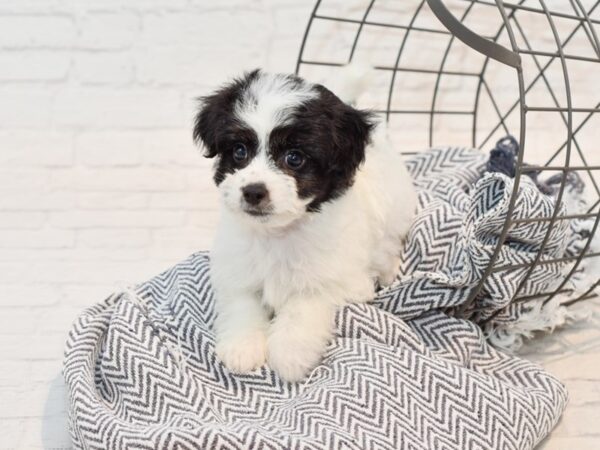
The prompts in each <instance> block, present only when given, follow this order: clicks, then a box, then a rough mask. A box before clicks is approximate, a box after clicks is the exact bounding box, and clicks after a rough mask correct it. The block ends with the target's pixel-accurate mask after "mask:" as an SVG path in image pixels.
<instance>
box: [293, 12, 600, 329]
mask: <svg viewBox="0 0 600 450" xmlns="http://www.w3.org/2000/svg"><path fill="white" fill-rule="evenodd" d="M462 1H464V2H466V3H468V5H467V7H466V9H465V10H464V14H463V16H462V17H460V18H457V17H455V16H454V15H453V13H452V12H451V11H450V10H449V9H448V8H447V7H446V5H445V4H444V1H443V0H418V2H417V3H416V8H415V10H414V14H413V15H412V17H411V18H410V21H409V23H408V25H399V24H390V23H380V22H376V21H372V20H369V13H370V12H371V10H372V8H373V6H374V4H375V3H376V0H370V1H369V2H368V4H367V5H366V8H365V10H364V14H363V15H362V18H361V19H360V20H358V19H355V18H345V17H333V16H328V15H324V14H321V13H320V6H321V3H322V0H318V1H317V2H316V4H315V6H314V9H313V11H312V14H311V16H310V20H309V22H308V25H307V27H306V30H305V33H304V37H303V40H302V44H301V46H300V51H299V54H298V58H297V63H296V73H297V74H302V69H303V67H304V66H307V65H321V66H341V65H343V64H342V63H339V62H329V61H314V60H310V59H307V58H305V56H304V53H305V48H306V44H307V40H308V39H309V36H310V31H311V27H312V26H313V23H314V22H315V21H334V22H344V23H349V24H355V25H356V34H355V37H354V41H353V43H352V47H351V49H350V55H349V58H348V61H347V63H350V62H351V61H352V59H353V57H354V55H355V51H356V49H357V46H358V44H359V40H360V37H361V34H362V32H363V29H364V26H365V25H369V26H374V27H387V28H397V29H401V30H404V33H405V34H404V37H403V39H402V40H401V41H400V43H399V46H398V52H397V56H396V60H395V64H394V65H393V66H376V67H375V69H376V70H384V71H392V75H391V83H390V86H389V91H388V96H387V107H386V108H385V109H384V110H379V111H375V112H379V113H382V114H384V115H385V118H386V120H390V117H391V116H392V115H394V114H423V115H425V116H428V118H429V144H430V146H431V145H432V143H433V136H434V132H435V126H434V122H435V118H436V116H438V115H443V114H464V115H469V116H471V118H472V121H473V127H472V139H471V140H472V145H473V146H474V147H479V148H482V147H484V146H485V145H487V144H489V143H490V139H491V138H492V137H493V135H494V133H496V132H497V131H498V130H499V129H502V130H504V131H505V132H506V134H511V133H510V130H509V129H508V127H507V124H506V123H505V121H506V119H507V117H508V116H509V115H510V114H512V113H513V112H514V110H515V109H516V108H519V116H520V130H519V132H518V133H514V134H515V135H516V136H519V143H520V146H521V149H522V150H521V151H520V153H519V155H518V161H517V165H516V174H515V178H514V187H513V191H512V195H511V199H510V202H509V205H508V217H509V219H508V220H506V221H505V223H504V226H503V228H502V230H501V232H500V236H499V239H498V245H497V246H496V248H495V250H494V252H493V255H492V258H491V261H490V263H489V265H488V267H487V269H486V271H485V273H484V274H483V277H482V279H481V280H480V282H479V284H478V285H477V287H476V288H475V289H474V290H473V291H472V294H471V297H470V300H469V301H468V302H467V304H466V305H465V308H467V307H468V306H469V305H470V304H471V303H472V302H473V301H474V300H475V299H476V298H477V296H478V295H479V294H480V292H481V290H482V288H483V285H484V282H485V279H486V278H487V277H488V276H489V275H490V274H491V273H492V272H499V271H504V270H509V269H518V268H527V267H528V269H527V272H526V274H525V276H524V278H523V280H522V281H521V283H520V285H519V286H518V288H517V291H516V293H515V296H514V297H513V301H529V300H533V299H541V301H542V302H543V303H544V304H546V303H547V302H549V301H550V300H552V299H553V298H555V296H556V295H557V294H562V293H566V292H568V289H566V285H567V282H568V280H569V279H570V278H571V276H572V275H573V274H574V273H575V272H576V271H577V269H578V268H579V266H580V264H581V262H582V261H583V260H584V259H585V258H591V257H598V256H600V253H592V252H590V251H589V250H590V244H591V243H592V237H593V235H594V233H595V232H596V230H597V227H598V223H599V222H600V210H597V209H598V206H599V204H600V188H599V186H598V183H597V182H596V180H595V179H594V176H593V173H592V172H593V171H597V170H600V166H592V165H589V164H588V163H587V159H586V152H590V151H593V149H589V148H584V147H583V145H582V144H581V143H580V142H579V141H578V139H577V135H578V133H579V132H580V131H581V129H582V128H584V126H585V125H586V124H587V123H588V122H589V120H590V118H592V116H593V115H594V114H596V113H598V112H600V102H598V103H597V104H595V107H593V108H578V107H576V106H575V105H573V98H572V93H571V81H570V74H569V69H568V63H569V61H570V60H578V61H585V62H589V63H592V64H597V63H600V41H599V40H598V36H597V33H596V30H595V26H596V25H600V20H595V19H593V18H591V15H592V14H593V13H594V12H595V11H596V9H597V8H598V7H599V6H600V0H598V1H596V2H595V3H594V4H593V5H592V7H591V8H588V9H586V8H584V5H583V4H582V0H565V1H568V2H569V4H570V6H571V7H572V9H573V12H572V13H566V12H562V11H553V10H551V9H549V8H548V6H547V1H546V0H537V3H536V5H535V6H532V5H530V4H526V2H527V0H518V1H517V0H515V2H514V3H510V2H507V1H503V0H462ZM475 5H483V6H488V7H490V8H493V9H494V10H495V11H496V12H497V13H499V14H500V16H501V18H502V25H501V27H500V29H498V30H497V31H496V33H495V34H493V35H492V36H488V37H483V36H480V35H479V34H477V33H475V32H474V31H472V30H470V29H469V28H467V27H466V26H465V25H463V22H464V21H465V19H466V18H467V16H468V15H469V13H470V12H471V10H472V8H473V7H474V6H475ZM426 7H428V8H429V9H430V10H431V11H432V12H433V13H434V15H435V16H436V17H437V18H438V19H439V21H440V22H441V23H442V24H443V25H444V27H445V30H440V29H433V28H431V29H430V28H426V27H417V26H415V22H416V19H417V17H418V16H419V14H420V13H421V12H422V10H423V9H424V8H426ZM521 11H524V12H527V13H530V14H539V15H542V16H543V17H545V18H546V21H547V24H548V29H549V31H550V33H551V36H552V38H553V40H554V43H555V44H556V51H555V52H547V51H540V50H536V49H535V48H533V46H532V45H531V43H530V41H529V40H528V38H527V33H526V30H525V29H524V27H523V26H522V24H521V23H520V21H519V12H521ZM559 19H560V20H572V21H577V24H576V26H575V28H574V29H573V31H572V32H571V33H570V34H569V35H568V36H567V37H566V38H564V39H562V40H561V37H560V36H559V32H558V30H557V27H556V24H555V20H559ZM581 28H583V31H584V32H585V34H586V36H587V38H588V40H589V44H590V45H591V47H592V49H593V54H594V55H595V56H594V57H590V56H583V55H578V54H571V53H566V52H565V46H566V45H567V44H568V43H569V41H570V40H571V39H572V38H573V36H575V35H576V33H577V32H578V31H580V30H581ZM413 30H414V31H419V32H425V33H436V34H439V33H442V34H447V35H448V37H449V42H448V45H447V47H446V51H445V53H444V54H443V57H442V59H441V61H440V65H439V69H438V70H437V72H436V71H432V70H425V69H419V68H410V67H406V66H401V64H400V62H401V59H402V56H403V51H404V48H405V45H406V42H407V39H408V37H409V36H410V34H411V32H412V31H413ZM503 33H506V35H507V36H508V40H509V42H510V48H506V47H505V46H503V45H501V44H500V43H498V40H499V37H500V36H501V35H502V34H503ZM517 36H518V37H519V38H520V39H521V41H522V42H524V44H525V45H524V47H523V46H522V45H521V46H519V44H518V40H517ZM456 40H459V41H461V42H462V43H464V44H466V45H467V46H469V47H471V48H472V49H473V50H475V51H477V52H479V53H481V54H483V55H484V56H485V61H484V63H483V66H482V68H481V71H479V72H468V71H465V72H461V71H448V70H446V69H445V66H446V59H447V57H448V55H449V52H450V50H451V48H452V46H453V44H454V43H455V41H456ZM524 55H526V56H527V57H530V58H532V60H533V61H534V63H535V66H536V67H537V72H538V73H537V74H536V75H535V77H534V78H533V79H532V81H531V82H529V83H526V82H525V77H524V73H523V70H524V69H523V64H522V57H523V56H524ZM542 57H544V58H549V60H548V62H546V63H545V64H542V62H541V61H540V60H539V59H540V58H542ZM557 59H558V60H560V65H561V67H562V76H563V78H564V86H565V95H566V105H561V104H560V102H559V100H558V96H557V95H556V93H555V92H554V89H553V87H552V85H551V83H550V82H549V80H548V78H547V74H546V71H547V69H548V67H550V65H551V64H552V63H553V62H554V61H555V60H557ZM490 60H495V61H497V62H500V63H502V64H504V65H506V66H508V67H511V68H513V69H514V71H515V74H516V78H517V83H518V92H519V98H518V99H517V100H516V102H515V103H514V104H513V105H512V107H510V108H509V109H508V110H507V111H504V112H502V111H501V109H500V107H499V106H498V103H497V102H496V101H495V99H494V98H495V97H494V93H493V92H492V89H491V87H490V86H489V84H488V83H487V82H486V70H487V69H488V63H489V62H490ZM402 71H409V72H414V73H428V74H432V73H433V74H434V75H437V79H436V83H435V91H434V93H433V101H432V103H431V107H430V108H429V109H428V110H424V111H414V110H403V109H400V110H398V109H396V110H394V109H392V99H393V96H394V93H395V92H396V91H397V89H399V88H398V86H397V85H396V74H397V73H398V72H402ZM447 74H449V75H455V76H464V77H476V78H477V79H478V80H479V81H478V84H477V91H476V95H475V103H474V105H473V109H472V110H471V111H443V110H440V109H438V108H437V93H438V88H439V86H440V80H441V79H442V77H443V76H445V75H447ZM540 80H541V81H542V82H543V83H544V85H545V86H546V87H547V88H548V91H549V100H550V101H551V103H552V105H551V106H531V105H527V104H526V94H527V93H528V92H529V91H530V90H531V89H532V87H533V86H534V85H535V84H536V83H537V82H538V81H540ZM484 90H485V91H486V92H487V94H488V95H489V98H490V99H491V102H492V104H493V107H494V109H495V111H496V114H497V115H498V119H499V120H498V123H497V124H496V125H495V127H493V128H492V130H491V131H490V133H489V134H488V135H486V136H485V137H484V138H483V139H481V140H480V141H479V142H480V143H479V145H477V141H478V140H477V119H478V108H479V100H480V97H481V92H482V91H484ZM532 111H537V112H556V113H559V114H560V116H561V117H562V121H563V122H564V124H565V125H566V127H567V138H566V140H565V141H564V142H562V143H561V144H560V145H559V147H558V148H557V150H556V151H555V152H554V153H553V154H552V156H551V157H550V158H549V159H548V160H547V161H546V162H545V164H542V165H537V166H529V165H526V164H525V163H524V161H523V159H524V156H523V155H525V154H526V152H525V150H524V149H525V148H526V145H527V141H526V138H527V136H526V134H527V133H526V131H527V115H528V113H529V112H532ZM575 113H585V114H586V116H585V118H584V119H583V120H582V121H581V122H580V123H579V124H578V125H577V126H575V125H574V120H573V115H574V114H575ZM573 152H576V153H577V155H578V156H579V158H580V159H581V161H583V165H580V166H575V165H572V164H571V159H572V155H573ZM561 153H564V163H563V164H562V165H560V164H557V162H555V161H556V160H557V159H558V156H559V155H560V154H561ZM548 170H552V171H560V172H561V173H562V174H563V176H562V180H561V182H560V185H559V187H558V190H557V192H556V203H555V207H554V212H553V214H552V215H551V216H550V217H543V218H529V219H513V212H514V208H515V202H516V197H517V196H516V193H517V191H518V189H519V185H520V180H521V177H522V176H523V175H525V174H526V173H527V172H534V171H535V172H543V171H548ZM572 171H586V172H587V173H588V174H589V175H590V179H591V184H592V186H591V188H592V189H593V190H594V191H595V193H596V194H597V195H598V200H596V201H595V202H594V203H593V204H592V205H591V206H590V208H589V209H588V211H587V212H586V213H585V214H573V215H559V212H560V207H559V205H560V204H561V202H562V200H563V195H564V193H565V187H566V179H567V177H566V174H567V173H569V172H572ZM595 210H597V211H596V212H594V211H595ZM576 219H594V224H593V228H592V231H591V233H590V235H589V237H588V238H587V241H586V243H585V245H584V247H583V249H582V251H581V252H580V253H579V254H578V255H577V256H573V257H564V258H557V259H542V256H543V254H544V250H545V248H546V245H547V243H548V240H549V238H550V234H551V231H552V227H553V226H554V225H555V224H556V222H557V221H559V220H576ZM542 221H543V222H548V223H549V226H548V229H547V232H546V234H545V237H544V239H543V241H542V243H541V245H540V248H539V251H538V252H537V254H536V256H535V258H534V259H533V261H532V262H531V263H528V264H518V265H506V266H501V267H496V264H495V263H496V261H497V259H498V256H499V254H500V250H501V248H502V245H503V243H504V241H505V239H506V237H507V234H508V232H509V230H510V227H511V226H512V225H514V224H516V223H530V222H542ZM558 262H573V267H572V268H571V269H570V270H569V272H568V273H567V275H566V277H565V279H564V280H563V281H562V282H561V283H560V285H559V286H558V287H557V288H556V289H554V290H552V291H551V292H550V291H549V292H542V293H539V294H537V295H533V296H531V295H530V296H519V293H520V292H521V290H522V288H523V286H524V285H525V283H526V281H527V280H528V279H529V277H530V276H531V274H532V273H533V271H534V269H535V268H536V267H537V266H539V265H544V264H552V263H558ZM599 284H600V279H599V280H597V281H596V282H594V283H593V284H592V285H591V286H590V288H589V289H588V290H586V292H584V293H583V294H581V295H579V296H578V297H576V298H574V299H572V300H570V301H568V303H565V304H567V305H570V304H573V303H575V302H578V301H580V300H584V299H588V298H591V297H594V296H596V295H595V294H594V289H595V288H596V286H598V285H599ZM488 320H491V318H490V319H488Z"/></svg>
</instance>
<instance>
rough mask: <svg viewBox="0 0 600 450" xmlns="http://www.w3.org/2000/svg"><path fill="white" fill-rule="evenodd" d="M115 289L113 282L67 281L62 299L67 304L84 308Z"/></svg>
mask: <svg viewBox="0 0 600 450" xmlns="http://www.w3.org/2000/svg"><path fill="white" fill-rule="evenodd" d="M117 290H118V289H117V286H116V284H115V283H106V281H105V282H104V283H96V284H90V283H85V284H80V283H79V284H77V283H69V284H65V286H64V298H63V301H64V303H66V304H69V305H74V306H79V307H80V308H85V307H88V306H92V305H93V304H94V303H97V302H99V301H101V300H103V299H105V298H107V297H108V296H109V295H110V294H112V293H113V292H115V291H117Z"/></svg>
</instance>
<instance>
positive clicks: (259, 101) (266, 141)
mask: <svg viewBox="0 0 600 450" xmlns="http://www.w3.org/2000/svg"><path fill="white" fill-rule="evenodd" d="M372 128H373V124H372V122H371V120H370V116H369V114H368V113H366V112H363V111H358V110H356V109H354V108H352V107H351V106H349V105H347V104H345V103H343V102H342V101H341V100H340V99H338V98H337V97H336V96H335V95H334V94H333V93H331V92H330V91H329V90H327V89H326V88H324V87H323V86H321V85H317V84H311V83H308V82H306V81H304V80H302V79H300V78H298V77H295V76H292V75H280V74H277V75H274V74H267V73H264V72H261V71H259V70H256V71H254V72H251V73H248V74H246V75H245V76H243V77H242V78H240V79H237V80H235V81H233V82H231V83H230V84H227V85H225V86H224V87H222V88H221V89H219V90H218V91H217V92H215V93H214V94H212V95H209V96H207V97H204V98H203V99H202V104H201V108H200V111H199V112H198V115H197V117H196V123H195V127H194V138H195V139H196V140H197V141H201V142H202V144H203V145H204V148H205V152H206V153H205V155H206V156H207V157H208V158H214V157H216V158H217V159H216V161H215V166H214V181H215V183H216V184H217V186H218V187H219V190H220V191H221V195H222V199H223V202H224V204H225V206H226V207H227V208H229V209H230V210H231V211H232V212H234V213H236V214H238V215H240V216H241V217H243V218H244V219H245V220H248V221H250V222H252V223H255V224H261V226H265V227H272V228H279V227H286V226H288V225H290V224H292V223H294V222H295V221H297V220H298V219H301V218H302V217H304V216H306V215H308V214H311V213H316V212H318V211H319V209H320V207H321V205H322V204H323V203H324V202H329V201H333V200H334V199H336V198H337V197H339V196H340V195H342V194H343V193H344V192H345V191H346V190H347V189H348V188H349V187H350V186H351V185H352V183H353V181H354V175H355V172H356V170H357V168H358V167H359V165H360V164H361V162H362V161H363V160H364V157H365V146H366V145H367V143H368V141H369V134H370V132H371V129H372Z"/></svg>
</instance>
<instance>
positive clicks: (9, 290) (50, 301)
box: [0, 265, 61, 308]
mask: <svg viewBox="0 0 600 450" xmlns="http://www.w3.org/2000/svg"><path fill="white" fill-rule="evenodd" d="M0 267H1V265H0ZM23 281H26V279H25V278H23ZM60 296H61V292H60V289H59V288H58V287H57V286H56V285H53V284H36V285H32V283H31V281H29V282H28V284H25V285H23V284H2V283H0V298H2V306H20V307H23V308H29V307H32V306H44V305H54V304H56V303H57V302H58V301H59V299H60Z"/></svg>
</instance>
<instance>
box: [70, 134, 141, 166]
mask: <svg viewBox="0 0 600 450" xmlns="http://www.w3.org/2000/svg"><path fill="white" fill-rule="evenodd" d="M141 140H142V137H141V133H135V132H133V133H132V132H128V133H114V132H96V133H83V134H82V135H80V136H78V137H77V139H76V144H75V145H76V148H77V160H78V161H79V162H80V163H82V164H84V165H87V166H109V167H114V166H135V165H138V164H139V163H140V162H141V159H142V156H141V154H142V149H141Z"/></svg>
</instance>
